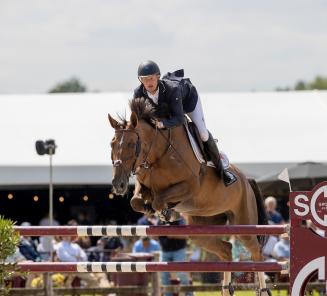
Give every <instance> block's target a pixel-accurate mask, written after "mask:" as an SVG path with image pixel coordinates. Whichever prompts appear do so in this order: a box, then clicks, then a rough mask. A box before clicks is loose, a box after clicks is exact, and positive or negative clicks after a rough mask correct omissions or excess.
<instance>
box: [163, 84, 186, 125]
mask: <svg viewBox="0 0 327 296" xmlns="http://www.w3.org/2000/svg"><path fill="white" fill-rule="evenodd" d="M169 109H170V116H171V117H170V118H168V119H167V118H163V119H161V121H162V123H163V125H164V127H167V128H171V127H175V126H179V125H182V124H183V122H184V111H183V102H182V96H181V92H180V89H179V88H176V89H175V90H174V91H173V92H172V93H171V94H170V96H169Z"/></svg>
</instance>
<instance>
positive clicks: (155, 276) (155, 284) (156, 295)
mask: <svg viewBox="0 0 327 296" xmlns="http://www.w3.org/2000/svg"><path fill="white" fill-rule="evenodd" d="M153 255H154V258H155V261H157V262H158V261H159V259H160V252H154V253H153ZM152 288H153V296H160V295H161V289H160V272H154V273H152Z"/></svg>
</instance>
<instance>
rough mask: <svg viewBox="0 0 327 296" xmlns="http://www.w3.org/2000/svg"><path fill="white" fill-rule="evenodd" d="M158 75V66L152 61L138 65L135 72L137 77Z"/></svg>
mask: <svg viewBox="0 0 327 296" xmlns="http://www.w3.org/2000/svg"><path fill="white" fill-rule="evenodd" d="M155 74H158V75H160V69H159V66H158V65H157V64H156V63H155V62H153V61H145V62H143V63H141V64H140V65H139V68H138V70H137V76H138V77H142V76H149V75H155Z"/></svg>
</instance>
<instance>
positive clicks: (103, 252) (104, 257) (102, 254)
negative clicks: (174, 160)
mask: <svg viewBox="0 0 327 296" xmlns="http://www.w3.org/2000/svg"><path fill="white" fill-rule="evenodd" d="M123 248H124V245H123V243H122V241H121V239H120V238H119V237H112V238H108V237H101V238H100V239H99V240H98V241H97V245H96V246H95V247H91V248H89V249H88V253H89V256H88V258H89V261H95V262H107V261H110V260H111V257H112V256H114V255H116V254H117V253H119V252H121V251H122V250H123Z"/></svg>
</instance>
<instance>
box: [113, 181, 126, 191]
mask: <svg viewBox="0 0 327 296" xmlns="http://www.w3.org/2000/svg"><path fill="white" fill-rule="evenodd" d="M112 186H113V187H114V190H115V191H116V193H117V194H122V193H124V192H125V189H126V184H125V182H124V181H121V180H117V179H113V180H112Z"/></svg>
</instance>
